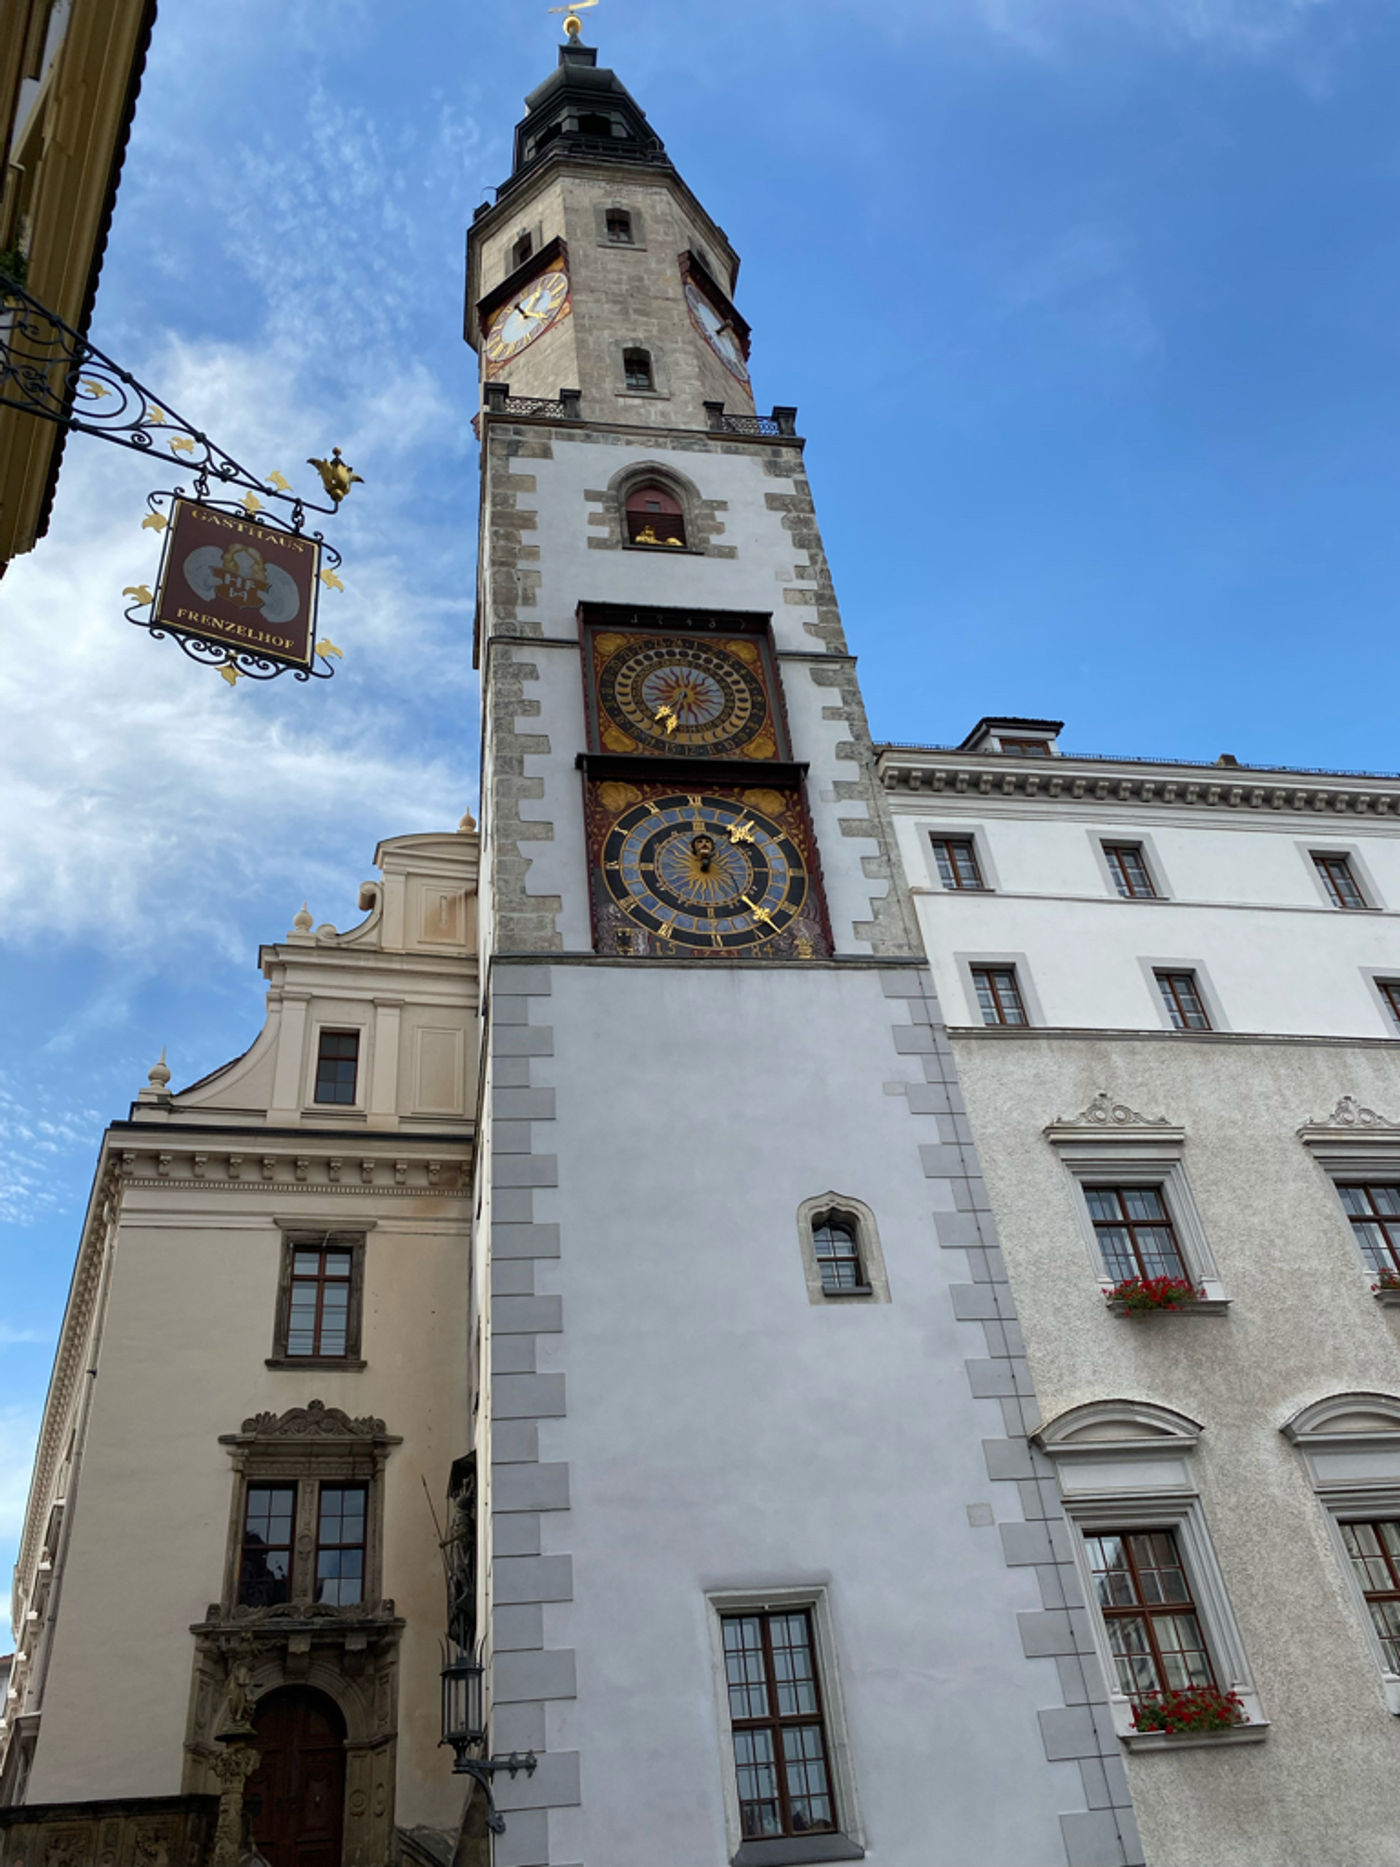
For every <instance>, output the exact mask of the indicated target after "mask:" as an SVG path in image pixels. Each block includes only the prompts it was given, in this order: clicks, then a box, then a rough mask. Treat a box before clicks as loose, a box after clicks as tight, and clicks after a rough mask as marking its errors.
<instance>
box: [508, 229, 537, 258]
mask: <svg viewBox="0 0 1400 1867" xmlns="http://www.w3.org/2000/svg"><path fill="white" fill-rule="evenodd" d="M534 250H535V241H534V236H533V235H532V234H528V233H522V234H521V236H520V238H519V239H518V240H517V241H516V243H515V245H514V246H513V247H512V248H511V249H510V263H511V265H512V266H523V265H524V264H525V261H526V260H527V259H528V258H529V257H530V255H531V253H533V252H534Z"/></svg>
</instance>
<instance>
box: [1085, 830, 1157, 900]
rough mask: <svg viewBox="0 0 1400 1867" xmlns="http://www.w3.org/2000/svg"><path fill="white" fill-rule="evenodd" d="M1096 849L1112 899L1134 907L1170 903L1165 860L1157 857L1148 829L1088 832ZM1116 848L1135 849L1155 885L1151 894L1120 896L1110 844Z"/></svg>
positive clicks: (1148, 877)
mask: <svg viewBox="0 0 1400 1867" xmlns="http://www.w3.org/2000/svg"><path fill="white" fill-rule="evenodd" d="M1087 835H1088V838H1089V841H1090V843H1091V845H1092V846H1093V851H1094V860H1095V862H1096V863H1097V864H1098V870H1099V875H1100V877H1101V879H1102V881H1103V885H1104V887H1105V888H1106V889H1107V891H1108V895H1109V898H1110V900H1113V901H1123V902H1127V903H1129V904H1130V905H1132V906H1133V907H1138V906H1140V905H1141V904H1142V903H1143V902H1144V901H1146V902H1152V901H1170V900H1171V898H1172V896H1171V890H1170V889H1169V888H1168V887H1167V886H1166V883H1165V881H1164V880H1163V873H1164V871H1163V869H1162V859H1161V857H1160V856H1159V855H1158V854H1157V847H1156V844H1155V843H1154V842H1153V840H1152V838H1151V837H1150V836H1149V835H1148V834H1147V832H1146V831H1145V830H1126V831H1121V832H1118V833H1114V832H1111V831H1109V830H1104V829H1097V830H1089V831H1088V832H1087ZM1110 844H1112V845H1113V846H1114V847H1115V848H1119V849H1123V848H1127V849H1136V850H1137V851H1138V852H1139V854H1140V855H1141V857H1142V863H1143V867H1144V868H1145V869H1146V870H1147V879H1148V881H1149V882H1151V884H1152V888H1153V892H1152V893H1151V894H1150V895H1120V894H1119V892H1118V882H1117V879H1116V877H1115V876H1114V873H1113V865H1112V863H1111V862H1110V861H1109V859H1108V849H1109V845H1110Z"/></svg>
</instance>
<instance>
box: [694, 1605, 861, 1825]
mask: <svg viewBox="0 0 1400 1867" xmlns="http://www.w3.org/2000/svg"><path fill="white" fill-rule="evenodd" d="M721 1626H722V1628H723V1633H724V1672H725V1682H726V1684H727V1687H728V1692H729V1717H730V1722H731V1724H732V1726H733V1734H734V1764H735V1770H736V1773H737V1776H738V1789H739V1821H740V1828H741V1830H742V1833H743V1836H744V1838H745V1840H756V1841H757V1840H779V1839H781V1838H782V1837H784V1836H788V1835H807V1834H824V1833H830V1832H832V1831H834V1830H835V1828H836V1800H835V1794H834V1791H833V1787H832V1780H831V1769H830V1763H829V1757H828V1747H827V1736H826V1727H825V1722H824V1720H823V1716H822V1699H821V1684H820V1681H819V1680H818V1678H817V1666H816V1653H815V1648H814V1643H813V1637H812V1616H811V1613H810V1611H809V1610H808V1609H806V1608H798V1609H795V1610H791V1611H789V1612H786V1613H776V1614H767V1613H751V1614H726V1615H724V1616H723V1617H722V1619H721Z"/></svg>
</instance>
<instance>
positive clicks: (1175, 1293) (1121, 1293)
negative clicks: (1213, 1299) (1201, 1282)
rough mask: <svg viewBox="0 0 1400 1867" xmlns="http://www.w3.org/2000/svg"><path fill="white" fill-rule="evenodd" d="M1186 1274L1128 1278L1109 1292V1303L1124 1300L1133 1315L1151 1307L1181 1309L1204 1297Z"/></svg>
mask: <svg viewBox="0 0 1400 1867" xmlns="http://www.w3.org/2000/svg"><path fill="white" fill-rule="evenodd" d="M1204 1295H1205V1291H1204V1290H1201V1289H1198V1288H1197V1287H1196V1285H1195V1284H1193V1283H1192V1282H1191V1281H1190V1279H1189V1278H1186V1277H1125V1278H1124V1279H1123V1281H1122V1283H1119V1284H1115V1285H1114V1286H1113V1288H1112V1289H1111V1290H1110V1291H1109V1293H1108V1298H1107V1300H1108V1302H1110V1303H1121V1304H1122V1306H1123V1308H1124V1309H1125V1310H1126V1311H1127V1312H1128V1314H1129V1315H1130V1316H1141V1315H1145V1314H1146V1313H1147V1312H1149V1311H1151V1310H1164V1309H1180V1308H1181V1306H1182V1304H1183V1303H1192V1302H1194V1301H1195V1299H1196V1298H1197V1297H1203V1296H1204Z"/></svg>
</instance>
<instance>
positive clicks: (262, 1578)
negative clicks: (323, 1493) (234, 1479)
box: [238, 1484, 297, 1608]
mask: <svg viewBox="0 0 1400 1867" xmlns="http://www.w3.org/2000/svg"><path fill="white" fill-rule="evenodd" d="M296 1515H297V1488H296V1486H295V1485H259V1484H250V1485H249V1486H248V1490H247V1495H246V1497H245V1499H244V1505H243V1547H242V1552H241V1555H240V1559H239V1566H238V1600H239V1605H240V1606H241V1607H245V1608H271V1607H275V1606H276V1604H277V1603H278V1602H280V1601H288V1600H290V1599H291V1591H292V1550H293V1547H294V1544H295V1524H296Z"/></svg>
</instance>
